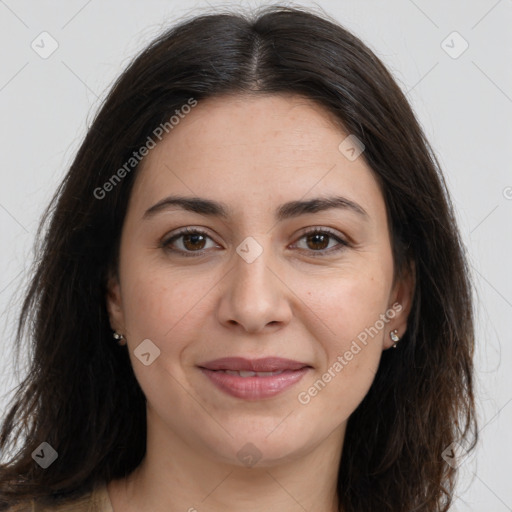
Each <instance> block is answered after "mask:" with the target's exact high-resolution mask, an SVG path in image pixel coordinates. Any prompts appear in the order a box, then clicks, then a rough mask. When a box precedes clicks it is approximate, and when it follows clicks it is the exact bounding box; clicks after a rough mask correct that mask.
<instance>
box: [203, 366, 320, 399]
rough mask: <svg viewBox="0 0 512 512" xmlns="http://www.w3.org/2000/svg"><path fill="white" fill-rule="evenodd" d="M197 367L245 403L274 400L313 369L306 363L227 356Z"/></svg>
mask: <svg viewBox="0 0 512 512" xmlns="http://www.w3.org/2000/svg"><path fill="white" fill-rule="evenodd" d="M198 367H199V369H200V370H201V371H202V372H203V374H204V375H205V376H206V377H208V379H209V380H210V381H211V382H212V383H213V384H214V385H215V386H216V387H217V388H218V389H219V390H221V391H223V392H224V393H227V394H228V395H231V396H234V397H236V398H243V399H246V400H261V399H264V398H270V397H273V396H275V395H277V394H279V393H281V392H283V391H285V390H286V389H289V388H290V387H291V386H293V385H294V384H296V383H297V382H299V381H300V380H301V379H302V377H303V376H304V375H305V374H306V373H307V372H308V371H309V370H311V369H312V367H311V366H310V365H308V364H307V363H303V362H300V361H294V360H291V359H283V358H280V357H266V358H263V359H245V358H241V357H228V358H222V359H216V360H214V361H209V362H206V363H202V364H200V365H198Z"/></svg>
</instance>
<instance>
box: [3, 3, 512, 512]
mask: <svg viewBox="0 0 512 512" xmlns="http://www.w3.org/2000/svg"><path fill="white" fill-rule="evenodd" d="M269 3H276V2H269ZM281 3H283V4H287V5H291V4H290V3H288V2H281ZM261 4H262V2H257V1H252V2H223V3H220V2H216V1H210V2H195V3H194V2H189V3H188V4H187V5H186V7H183V2H179V1H171V0H167V1H157V0H150V1H142V0H139V1H132V2H127V1H121V0H110V1H100V0H89V1H87V0H71V1H70V0H68V1H66V2H55V1H54V2H50V1H36V0H33V1H26V0H25V1H24V0H0V56H1V65H0V141H1V162H2V165H1V166H0V178H1V180H0V229H1V247H2V250H1V251H0V268H1V273H0V312H1V317H0V328H1V337H0V348H1V353H2V357H1V358H0V414H1V413H3V412H4V411H5V408H6V404H7V400H8V399H9V398H10V397H11V396H12V389H13V387H14V385H15V384H16V382H17V380H18V379H19V378H20V376H21V375H22V373H23V365H22V366H21V371H20V372H18V371H16V370H15V368H14V366H13V355H12V350H11V346H12V340H13V329H14V325H15V321H16V315H17V313H18V311H19V308H20V300H21V297H22V294H21V291H22V289H23V286H24V284H25V283H26V279H27V277H28V275H29V270H30V263H31V261H32V258H33V255H32V244H33V241H34V235H35V232H36V228H37V224H38V220H39V218H40V215H41V213H42V211H43V208H44V207H45V206H46V204H47V202H48V201H49V199H50V197H51V195H52V194H53V192H54V190H55V189H56V187H57V184H58V183H59V182H60V180H61V179H62V177H63V176H64V174H65V171H66V169H67V167H68V166H69V164H70V163H71V161H72V159H73V156H74V154H75V152H76V150H77V148H78V146H79V144H80V142H81V140H82V139H83V137H84V135H85V133H86V130H87V126H88V125H89V123H90V121H91V120H92V115H93V113H94V112H95V111H96V109H97V108H98V106H99V104H100V101H101V100H102V99H103V97H104V95H105V93H106V91H107V89H108V88H109V86H110V85H111V84H112V82H113V80H114V79H115V78H116V77H117V76H118V75H119V73H121V71H122V70H123V68H124V67H125V66H126V65H127V64H128V62H129V61H130V60H131V58H132V57H133V56H134V55H135V54H136V53H137V51H138V50H140V49H142V48H143V47H144V46H145V45H146V44H147V43H148V42H149V41H150V40H151V39H152V38H153V37H154V36H156V35H157V34H158V33H159V32H161V31H162V30H163V29H164V28H165V27H167V26H168V25H169V24H172V23H174V22H175V21H177V20H178V19H179V18H181V17H183V16H187V15H189V14H191V13H192V14H194V13H200V12H205V11H209V10H210V9H211V8H212V7H214V8H215V9H218V8H219V6H225V7H231V6H250V7H255V6H258V5H261ZM300 5H304V6H316V8H317V9H323V10H324V11H325V12H326V13H328V14H330V15H331V16H333V17H334V18H336V19H337V20H339V21H340V22H341V23H342V24H343V25H345V26H346V27H347V28H348V29H350V30H352V31H353V32H354V33H355V34H356V35H358V36H359V37H361V38H362V39H363V40H364V41H365V42H366V43H367V44H368V45H369V46H370V47H371V48H372V49H373V50H374V51H375V52H376V53H377V55H378V56H379V57H380V58H381V59H382V60H383V61H384V62H385V63H386V64H387V65H388V67H389V68H390V69H391V71H392V73H393V74H394V76H395V77H396V79H397V81H398V83H399V84H400V86H401V87H402V88H403V90H404V91H406V92H407V95H408V98H409V100H410V102H411V103H412V105H413V108H414V110H415V112H416V113H417V115H418V117H419V120H420V122H421V123H422V125H423V127H424V129H425V131H426V133H427V136H428V137H429V138H430V141H431V143H432V144H433V146H434V149H435V151H436V153H437V155H438V157H439V159H440V162H441V165H442V166H443V169H444V172H445V174H446V178H447V182H448V185H449V188H450V190H451V193H452V196H453V200H454V203H455V207H456V209H457V215H458V219H459V222H460V228H461V231H462V235H463V238H464V242H465V244H466V245H467V248H468V251H469V256H470V261H471V268H472V273H473V276H474V279H475V282H476V296H475V298H476V301H477V302H476V308H477V340H478V348H477V353H476V364H477V376H476V377H477V382H476V384H477V393H478V397H477V400H478V412H479V418H480V436H481V442H480V445H479V447H478V450H477V451H476V452H475V453H474V455H471V456H469V457H467V458H466V459H464V461H463V463H462V465H461V476H460V483H459V486H458V499H457V501H456V503H455V505H454V507H453V508H452V510H454V511H455V510H457V511H461V512H462V511H476V512H489V511H492V512H501V511H511V510H512V486H511V485H510V461H511V460H512V434H511V430H512V428H511V427H512V404H511V403H510V402H511V401H512V386H511V383H512V376H511V372H510V371H507V369H508V368H510V363H511V354H512V344H511V335H510V332H511V330H512V275H511V272H510V267H509V262H510V254H511V252H512V251H511V249H512V241H511V240H512V237H511V235H512V229H511V227H510V224H511V222H510V221H511V214H512V172H511V163H510V162H511V160H512V151H511V146H512V144H511V143H512V138H511V134H512V123H511V122H510V117H511V114H512V68H511V66H510V62H512V61H511V56H512V30H511V27H512V0H499V1H496V0H478V1H472V2H468V1H451V2H446V1H440V0H436V1H430V2H428V1H426V0H414V1H413V0H393V1H385V2H384V1H380V2H379V1H370V0H365V1H361V0H359V1H348V0H347V1H343V0H342V1H334V0H332V1H328V0H323V1H319V2H316V3H315V4H313V3H312V2H307V1H304V2H301V3H300ZM44 31H46V32H48V33H49V34H50V35H51V37H52V38H53V39H54V40H55V41H56V44H58V48H57V49H56V51H55V52H54V53H53V54H51V55H50V56H48V57H47V58H42V57H41V56H40V54H38V53H36V51H35V50H34V49H33V48H32V47H31V44H32V42H33V41H35V43H34V45H36V44H37V45H39V50H38V51H39V52H43V51H48V50H49V49H51V46H50V44H51V40H50V39H49V38H48V36H41V37H43V38H46V39H44V49H43V48H42V46H43V43H41V37H39V35H40V34H41V33H42V32H44ZM454 31H456V32H457V33H458V34H459V35H457V34H456V35H453V34H452V33H453V32H454ZM443 41H444V43H443ZM466 44H467V45H468V47H467V49H466V50H465V51H464V52H462V50H463V49H464V48H465V46H466ZM461 52H462V53H461ZM22 362H23V361H22Z"/></svg>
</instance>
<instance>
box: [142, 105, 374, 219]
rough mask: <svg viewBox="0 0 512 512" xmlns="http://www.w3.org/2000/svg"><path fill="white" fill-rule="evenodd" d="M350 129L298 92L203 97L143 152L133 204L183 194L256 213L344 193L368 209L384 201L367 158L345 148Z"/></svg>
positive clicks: (150, 202)
mask: <svg viewBox="0 0 512 512" xmlns="http://www.w3.org/2000/svg"><path fill="white" fill-rule="evenodd" d="M347 136H348V133H347V132H346V131H344V130H343V128H342V126H341V123H340V122H339V121H337V120H336V119H335V118H334V116H333V115H332V114H331V113H330V112H329V111H327V110H326V109H325V108H324V107H322V106H320V105H318V104H317V103H315V102H313V101H312V100H309V99H307V98H303V97H300V96H292V95H251V96H248V95H244V96H223V97H216V98H212V99H207V100H204V101H199V102H198V104H197V106H195V107H194V108H193V109H192V110H191V111H190V113H188V114H186V115H183V116H182V117H181V118H180V121H179V123H178V124H177V125H175V126H174V128H173V129H172V131H170V133H169V134H168V135H167V136H165V137H164V138H163V140H162V141H161V142H158V144H157V145H156V147H155V148H154V149H152V150H151V151H150V152H149V154H148V155H147V156H146V157H145V158H144V160H143V162H142V164H141V167H140V169H139V171H138V175H137V179H136V183H135V186H134V190H133V193H132V195H133V196H134V197H133V201H132V202H133V206H134V207H136V208H137V209H139V210H141V209H142V208H144V207H145V208H149V207H150V206H151V205H153V204H154V203H156V202H157V201H159V200H161V199H162V198H164V197H165V196H166V195H170V194H181V195H187V196H196V197H211V198H215V199H217V200H219V201H222V202H224V203H227V204H229V205H232V206H233V211H239V213H240V212H242V211H245V212H249V211H251V212H252V213H254V212H255V211H256V209H258V208H259V209H260V210H261V207H262V205H265V206H266V205H269V204H270V203H273V202H276V203H277V202H279V203H280V202H283V201H289V200H297V199H300V198H302V199H307V198H308V197H318V196H322V195H330V196H332V195H333V194H343V195H344V196H346V197H348V198H349V199H350V198H352V199H354V200H357V202H358V203H359V204H361V205H362V206H363V208H364V209H367V211H368V210H370V211H371V210H372V209H373V210H375V208H378V207H379V206H380V207H383V206H384V205H383V198H382V196H381V194H380V189H379V187H378V184H377V182H376V180H375V178H374V176H373V172H372V171H371V169H370V168H369V167H368V166H367V164H366V163H365V161H364V159H363V158H361V157H360V158H357V159H355V160H353V161H351V160H349V159H347V157H346V156H345V155H344V154H343V153H342V152H341V151H340V149H339V146H340V143H341V142H342V141H343V140H344V139H345V138H346V137H347ZM379 201H380V204H379ZM365 205H366V206H365ZM251 206H252V207H254V210H251Z"/></svg>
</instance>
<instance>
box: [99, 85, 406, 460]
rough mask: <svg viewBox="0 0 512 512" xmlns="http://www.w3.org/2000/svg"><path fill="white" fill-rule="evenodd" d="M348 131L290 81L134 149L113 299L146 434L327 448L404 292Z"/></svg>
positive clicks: (221, 450)
mask: <svg viewBox="0 0 512 512" xmlns="http://www.w3.org/2000/svg"><path fill="white" fill-rule="evenodd" d="M348 135H349V134H347V133H343V132H342V131H341V130H340V128H339V127H337V126H336V125H335V124H334V122H332V120H331V119H330V117H329V114H328V113H327V112H326V111H324V110H323V109H322V108H321V107H319V106H317V105H316V104H314V103H312V102H310V101H309V100H305V99H303V98H300V97H296V96H285V95H279V96H278V95H260V96H252V97H249V96H237V97H223V98H215V99H210V100H205V101H202V102H199V103H198V104H197V106H195V107H194V108H192V109H191V112H190V113H188V114H187V115H186V116H183V118H181V119H180V121H179V124H178V125H175V126H174V128H173V129H172V131H170V133H169V134H168V135H167V136H166V137H165V138H163V140H162V141H161V142H159V143H158V144H157V145H156V147H155V148H154V149H151V150H150V151H149V154H148V155H147V156H146V157H145V159H144V161H143V164H142V168H141V169H140V172H139V174H138V175H137V178H136V181H135V184H134V188H133V191H132V195H131V199H130V203H129V206H128V211H127V215H126V218H125V223H124V227H123V232H122V239H121V251H120V262H119V281H112V282H111V286H110V293H109V297H108V308H109V312H110V318H111V324H112V327H113V328H115V329H116V330H118V331H119V332H122V333H123V334H124V335H125V337H126V339H127V342H128V347H127V348H128V350H129V353H130V358H131V362H132V365H133V368H134V371H135V375H136V377H137V380H138V382H139V383H140V386H141V388H142V390H143V391H144V394H145V396H146V398H147V408H148V409H147V414H148V436H149V437H148V439H150V438H152V439H154V440H156V439H158V440H159V443H160V446H162V444H161V443H169V446H171V445H172V447H173V449H176V447H178V446H180V447H182V448H183V447H187V448H186V449H187V450H189V451H196V452H197V453H198V454H200V456H201V457H208V458H210V459H211V460H216V461H222V462H227V463H233V464H238V465H244V464H246V465H252V464H254V463H255V462H257V463H258V464H260V465H272V464H276V463H278V462H280V461H287V460H290V461H291V460H294V459H295V458H297V457H301V456H303V455H305V454H307V453H310V452H312V451H313V450H315V449H320V448H321V447H322V446H323V447H325V448H326V449H327V447H328V448H329V449H328V451H327V452H326V453H331V454H334V455H333V456H337V455H339V451H337V450H340V449H341V445H342V441H343V436H344V432H345V425H346V422H347V420H348V418H349V416H350V415H351V414H352V412H353V411H354V410H355V409H356V407H357V406H358V405H359V403H360V402H361V401H362V399H363V398H364V396H365V394H366V393H367V391H368V389H369V387H370V385H371V384H372V381H373V379H374V376H375V373H376V371H377V368H378V365H379V361H380V357H381V354H382V351H383V350H384V349H387V348H389V347H390V346H391V345H392V343H393V342H392V341H391V339H390V337H389V334H390V331H391V330H393V329H398V334H399V336H402V335H403V333H404V332H405V329H406V316H407V313H408V310H409V304H410V295H411V286H410V283H409V281H399V282H397V283H393V259H392V252H391V245H390V236H389V232H388V225H387V218H386V209H385V203H384V200H383V196H382V194H381V192H380V190H379V186H378V184H377V182H376V180H375V179H374V177H373V175H372V172H371V170H370V168H369V167H368V165H367V164H366V163H365V161H364V160H363V157H362V156H360V157H357V153H358V151H359V150H360V149H362V148H360V147H358V146H357V145H356V146H354V143H353V141H351V139H349V140H347V141H345V142H344V143H343V144H342V145H341V149H340V143H342V141H344V139H346V137H347V136H348ZM351 148H353V151H352V149H351ZM363 155H364V153H363ZM356 157H357V158H356ZM118 186H122V184H120V185H118ZM178 197H179V198H180V199H184V200H186V199H191V198H194V199H197V200H199V199H200V200H201V201H205V202H206V201H207V202H208V203H204V204H203V203H202V202H199V201H197V202H193V201H189V202H188V203H178V202H173V201H174V199H176V198H178ZM327 199H330V200H331V199H332V202H331V203H330V206H331V207H328V208H327V207H325V206H326V203H324V202H322V201H326V200H327ZM315 200H318V201H319V202H318V205H317V204H315ZM317 206H318V207H317ZM327 206H329V205H328V204H327ZM221 213H223V214H224V215H221ZM184 229H187V230H188V231H189V233H185V234H183V233H182V231H183V230H184ZM313 230H317V231H318V233H317V234H314V233H311V232H312V231H313ZM308 233H309V234H308ZM226 358H242V359H235V360H233V359H232V360H226ZM266 358H268V359H267V360H265V359H266ZM275 358H283V359H286V360H288V361H282V360H279V359H275ZM255 360H256V362H255ZM290 360H291V361H293V363H291V362H290ZM226 370H227V371H228V372H226ZM256 370H259V371H258V372H256V374H254V373H251V372H254V371H256ZM240 371H241V372H242V373H240ZM247 372H249V373H247ZM261 372H265V373H261ZM269 372H271V373H270V374H269ZM276 372H277V373H276ZM331 434H332V435H331ZM148 446H149V445H148ZM162 449H164V448H162ZM251 461H252V462H251Z"/></svg>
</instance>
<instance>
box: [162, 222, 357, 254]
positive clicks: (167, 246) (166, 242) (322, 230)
mask: <svg viewBox="0 0 512 512" xmlns="http://www.w3.org/2000/svg"><path fill="white" fill-rule="evenodd" d="M190 234H192V235H203V236H205V237H207V238H210V239H211V237H210V235H209V234H208V233H207V232H206V231H203V230H202V229H199V228H185V229H182V230H181V231H179V232H178V233H175V234H174V235H173V236H172V237H170V238H168V239H167V240H164V241H163V242H162V243H161V245H160V246H161V248H163V249H166V250H168V251H171V252H177V253H180V254H181V255H183V256H186V257H198V256H202V255H203V254H205V252H206V251H207V249H203V250H202V251H183V250H182V249H172V248H170V244H171V243H172V242H174V241H175V240H178V239H179V238H181V237H182V236H184V235H190ZM317 234H322V235H329V237H330V238H334V240H336V241H337V242H338V243H339V246H338V247H336V248H332V247H331V248H330V249H322V250H319V251H314V250H307V249H300V250H301V251H307V252H309V253H311V254H310V255H311V256H313V257H315V258H317V257H323V256H326V255H331V254H333V253H336V252H339V251H342V250H343V249H345V248H346V247H348V246H349V243H348V242H347V241H345V240H343V239H342V238H340V237H339V236H338V235H337V234H336V233H335V232H333V231H331V230H330V229H329V228H313V229H310V230H309V231H306V232H305V233H302V235H301V236H300V238H299V239H298V240H301V239H302V238H304V237H307V236H311V235H317ZM315 253H316V254H315Z"/></svg>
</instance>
